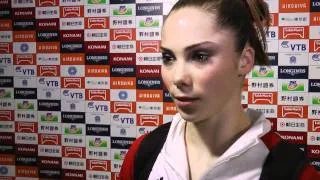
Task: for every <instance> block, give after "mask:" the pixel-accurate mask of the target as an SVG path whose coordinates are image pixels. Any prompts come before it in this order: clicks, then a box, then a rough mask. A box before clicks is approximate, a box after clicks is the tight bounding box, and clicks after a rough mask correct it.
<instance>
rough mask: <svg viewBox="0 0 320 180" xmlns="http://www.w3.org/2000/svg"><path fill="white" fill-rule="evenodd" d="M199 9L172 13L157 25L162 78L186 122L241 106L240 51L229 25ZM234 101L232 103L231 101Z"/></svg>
mask: <svg viewBox="0 0 320 180" xmlns="http://www.w3.org/2000/svg"><path fill="white" fill-rule="evenodd" d="M214 19H215V16H214V15H210V14H208V13H206V12H204V11H202V10H200V9H198V8H192V7H186V8H182V9H179V10H177V11H175V12H173V13H172V14H171V15H170V16H168V19H167V20H166V22H165V24H164V26H163V30H162V43H161V47H162V53H163V65H162V70H161V71H162V78H163V81H164V83H165V85H166V87H167V88H168V90H169V92H170V94H171V96H172V98H173V100H174V102H175V103H176V105H177V110H178V112H179V113H180V114H181V116H182V117H183V118H184V119H185V120H187V121H192V122H194V121H201V120H205V119H209V118H211V117H213V116H215V115H217V114H218V113H220V112H226V110H227V111H228V113H232V110H233V109H228V108H230V107H235V106H234V104H235V105H240V91H241V83H242V78H239V76H238V75H239V70H238V62H239V59H240V55H239V53H237V52H236V51H235V39H234V35H233V33H232V32H231V31H230V30H227V29H221V28H220V27H218V26H217V25H216V24H215V20H214ZM232 104H233V105H232Z"/></svg>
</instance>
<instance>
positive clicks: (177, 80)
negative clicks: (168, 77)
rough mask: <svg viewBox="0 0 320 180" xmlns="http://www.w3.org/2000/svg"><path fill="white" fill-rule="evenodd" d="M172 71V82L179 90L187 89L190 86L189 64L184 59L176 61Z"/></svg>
mask: <svg viewBox="0 0 320 180" xmlns="http://www.w3.org/2000/svg"><path fill="white" fill-rule="evenodd" d="M178 62H179V63H176V64H175V66H174V68H173V69H172V71H173V84H174V85H175V86H176V87H177V88H178V89H179V90H181V91H188V90H190V88H191V87H192V77H191V74H190V72H191V71H192V69H190V66H188V64H187V63H186V62H185V61H178Z"/></svg>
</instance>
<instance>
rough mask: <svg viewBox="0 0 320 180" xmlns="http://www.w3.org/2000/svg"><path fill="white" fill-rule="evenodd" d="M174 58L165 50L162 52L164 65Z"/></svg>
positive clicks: (171, 61) (170, 62)
mask: <svg viewBox="0 0 320 180" xmlns="http://www.w3.org/2000/svg"><path fill="white" fill-rule="evenodd" d="M174 60H175V58H174V57H173V56H172V55H171V54H170V53H167V52H162V62H163V64H164V65H169V64H172V63H173V61H174Z"/></svg>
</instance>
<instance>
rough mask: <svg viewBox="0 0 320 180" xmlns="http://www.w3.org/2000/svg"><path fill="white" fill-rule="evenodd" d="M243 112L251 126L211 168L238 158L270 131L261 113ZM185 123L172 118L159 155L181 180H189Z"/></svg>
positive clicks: (247, 110) (254, 111)
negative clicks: (161, 155) (249, 120)
mask: <svg viewBox="0 0 320 180" xmlns="http://www.w3.org/2000/svg"><path fill="white" fill-rule="evenodd" d="M245 111H246V113H247V115H248V117H249V118H250V119H251V120H252V122H253V124H252V126H251V127H250V128H249V129H248V130H247V131H246V132H245V133H244V134H243V135H242V136H240V138H238V139H237V140H236V141H235V142H234V143H233V144H232V145H231V146H230V147H229V148H228V149H227V150H226V151H225V152H224V153H223V154H222V155H221V156H220V157H219V158H218V160H217V161H216V163H215V165H214V166H213V167H212V168H214V167H215V166H219V165H220V164H222V163H223V162H226V161H229V160H230V158H232V157H235V156H240V155H241V154H243V153H244V152H246V151H247V150H248V149H250V148H251V147H253V146H255V145H256V144H258V143H259V142H261V139H260V137H262V136H263V135H264V134H266V133H267V132H269V131H270V129H271V123H270V121H268V120H265V117H264V116H263V114H262V113H260V112H258V111H256V110H253V109H246V110H245ZM185 123H186V121H185V120H184V119H182V117H181V116H180V114H176V115H175V116H174V118H173V120H172V124H171V126H170V130H169V132H168V137H167V139H166V142H165V144H164V146H163V148H162V150H161V153H162V154H163V155H164V158H165V159H166V161H167V162H168V164H169V165H171V166H172V168H173V169H175V170H176V171H177V172H178V173H179V174H180V176H181V177H182V179H189V170H188V162H187V155H186V147H185V140H184V134H185ZM212 168H210V169H212ZM210 169H209V170H210Z"/></svg>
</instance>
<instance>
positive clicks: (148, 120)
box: [138, 114, 162, 126]
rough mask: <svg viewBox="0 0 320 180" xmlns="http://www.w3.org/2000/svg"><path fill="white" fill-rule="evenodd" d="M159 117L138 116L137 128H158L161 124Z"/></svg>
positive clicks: (150, 115) (153, 115)
mask: <svg viewBox="0 0 320 180" xmlns="http://www.w3.org/2000/svg"><path fill="white" fill-rule="evenodd" d="M161 119H162V118H161V115H157V114H139V115H138V123H139V126H159V125H160V124H161Z"/></svg>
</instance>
